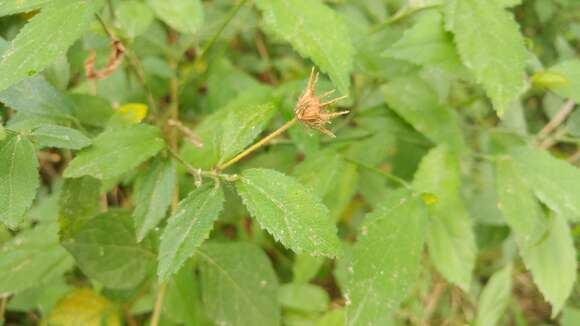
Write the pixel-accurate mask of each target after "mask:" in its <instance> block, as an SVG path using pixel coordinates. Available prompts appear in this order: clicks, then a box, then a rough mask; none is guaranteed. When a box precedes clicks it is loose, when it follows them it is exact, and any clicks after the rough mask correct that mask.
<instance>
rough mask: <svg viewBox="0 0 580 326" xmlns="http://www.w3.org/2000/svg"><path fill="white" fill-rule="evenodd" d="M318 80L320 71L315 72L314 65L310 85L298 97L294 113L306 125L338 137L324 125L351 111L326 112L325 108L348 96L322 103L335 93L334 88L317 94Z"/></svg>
mask: <svg viewBox="0 0 580 326" xmlns="http://www.w3.org/2000/svg"><path fill="white" fill-rule="evenodd" d="M317 82H318V73H317V72H316V73H315V69H314V67H312V72H311V73H310V78H309V80H308V86H306V89H305V90H304V94H302V96H301V97H300V98H299V99H298V103H296V107H295V108H294V114H295V115H296V118H297V119H298V120H300V121H302V123H304V124H305V125H306V126H308V127H310V128H313V129H316V130H318V131H320V132H322V133H324V134H326V135H328V136H330V137H336V136H335V135H334V134H333V133H332V132H331V131H330V130H328V129H326V128H325V127H324V125H326V124H328V123H330V120H331V119H332V118H334V117H337V116H339V115H344V114H348V113H349V112H350V111H338V112H325V111H323V110H324V109H327V108H328V107H330V105H331V104H333V103H336V102H338V101H340V100H342V99H344V98H346V96H341V97H337V98H335V99H333V100H330V101H327V102H322V103H321V100H322V99H324V98H325V97H327V96H329V95H330V94H332V93H334V90H332V91H329V92H326V93H324V94H322V95H320V96H316V93H315V91H316V83H317Z"/></svg>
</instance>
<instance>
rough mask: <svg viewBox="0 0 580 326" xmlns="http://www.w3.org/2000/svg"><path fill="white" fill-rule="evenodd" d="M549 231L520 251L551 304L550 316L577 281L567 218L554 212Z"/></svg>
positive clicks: (573, 249) (555, 313)
mask: <svg viewBox="0 0 580 326" xmlns="http://www.w3.org/2000/svg"><path fill="white" fill-rule="evenodd" d="M548 228H549V230H548V234H547V235H546V237H545V238H544V239H542V241H540V242H539V243H538V244H537V245H536V246H534V247H531V248H529V249H528V250H525V251H522V252H521V255H522V258H523V260H524V264H525V265H526V267H527V268H528V269H529V270H530V271H531V272H532V277H533V280H534V283H535V284H536V285H537V286H538V288H539V289H540V292H541V293H542V294H543V295H544V298H546V301H548V302H549V303H550V304H551V305H552V318H554V317H555V316H556V315H557V314H558V313H559V312H560V310H562V308H563V307H564V304H565V303H566V300H567V299H568V297H570V294H571V293H572V289H573V288H574V284H575V283H576V270H577V268H578V261H577V259H576V248H575V247H574V240H573V239H572V235H571V233H570V228H569V227H568V224H567V223H566V220H565V219H564V218H563V217H561V216H559V215H556V214H555V215H553V216H552V218H551V221H550V225H549V227H548Z"/></svg>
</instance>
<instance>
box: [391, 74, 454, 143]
mask: <svg viewBox="0 0 580 326" xmlns="http://www.w3.org/2000/svg"><path fill="white" fill-rule="evenodd" d="M383 95H384V96H385V101H386V102H387V104H388V105H389V107H390V108H392V109H393V110H394V111H395V112H396V113H397V114H398V115H400V116H401V117H402V118H403V119H405V120H406V121H407V122H408V123H410V124H411V125H412V126H413V127H414V128H415V129H417V130H418V131H419V132H421V133H423V134H424V135H425V136H426V137H427V138H429V139H430V140H431V141H433V142H435V143H437V144H448V145H449V148H450V149H451V150H453V151H457V152H459V151H461V150H462V149H463V148H464V146H465V144H464V141H463V133H462V131H461V128H460V127H459V119H458V118H457V115H456V114H455V112H453V111H451V109H450V108H448V107H445V106H443V105H441V104H439V101H438V99H437V94H436V93H435V91H434V90H433V89H432V88H431V86H429V84H427V82H425V81H424V80H422V79H421V78H419V77H416V76H409V77H401V78H397V79H394V80H392V81H390V82H389V83H388V84H387V85H386V86H385V87H383Z"/></svg>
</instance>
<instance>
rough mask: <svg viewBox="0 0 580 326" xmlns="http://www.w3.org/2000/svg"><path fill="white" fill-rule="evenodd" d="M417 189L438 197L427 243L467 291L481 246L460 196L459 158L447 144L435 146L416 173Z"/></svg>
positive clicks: (439, 267)
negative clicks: (476, 241) (476, 242)
mask: <svg viewBox="0 0 580 326" xmlns="http://www.w3.org/2000/svg"><path fill="white" fill-rule="evenodd" d="M413 188H414V189H416V190H417V191H421V192H423V193H428V194H434V195H435V196H436V197H437V198H436V202H435V203H434V204H432V205H429V206H428V211H429V225H428V232H427V245H428V248H429V256H430V258H431V261H432V262H433V264H434V265H435V267H436V268H437V270H439V272H440V273H441V274H443V276H444V277H445V278H446V279H447V280H448V281H450V282H451V283H453V284H455V285H458V286H459V287H461V288H462V289H463V290H464V291H465V292H467V291H468V290H469V285H470V284H471V274H472V272H473V267H474V266H475V258H476V256H477V247H476V245H475V235H474V232H473V227H472V224H471V219H470V217H469V216H468V214H467V210H466V209H465V206H464V205H463V202H462V200H461V196H460V190H461V169H460V166H459V160H458V159H457V157H455V156H454V155H453V154H452V153H450V152H449V150H448V149H447V147H446V146H439V147H436V148H434V149H432V150H431V151H430V152H429V153H428V154H427V155H426V156H425V157H424V158H423V160H422V161H421V164H420V165H419V168H418V170H417V172H416V173H415V178H414V180H413Z"/></svg>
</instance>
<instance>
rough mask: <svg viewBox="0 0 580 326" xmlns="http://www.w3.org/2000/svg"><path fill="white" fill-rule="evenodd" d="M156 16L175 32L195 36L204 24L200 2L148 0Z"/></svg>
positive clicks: (198, 0) (196, 0)
mask: <svg viewBox="0 0 580 326" xmlns="http://www.w3.org/2000/svg"><path fill="white" fill-rule="evenodd" d="M147 4H148V5H149V6H151V8H153V11H155V15H157V17H159V19H161V20H162V21H163V22H164V23H166V24H167V25H169V26H171V28H173V29H174V30H176V31H178V32H181V33H189V34H195V33H197V32H198V31H199V29H200V28H201V26H202V24H203V20H204V15H203V6H202V4H201V1H200V0H147Z"/></svg>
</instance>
